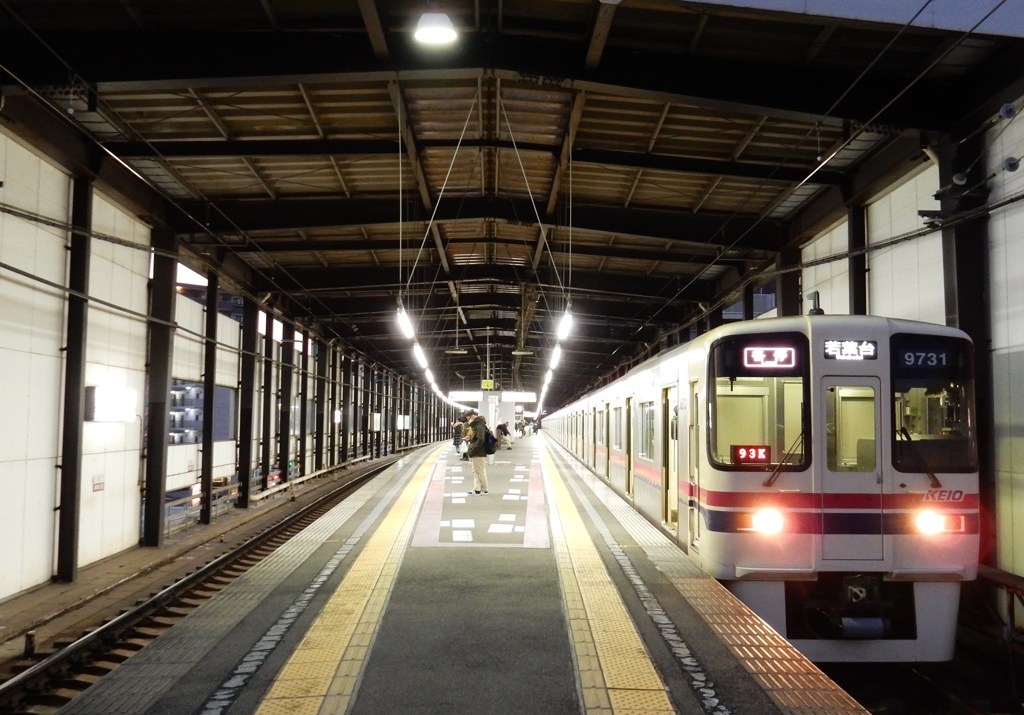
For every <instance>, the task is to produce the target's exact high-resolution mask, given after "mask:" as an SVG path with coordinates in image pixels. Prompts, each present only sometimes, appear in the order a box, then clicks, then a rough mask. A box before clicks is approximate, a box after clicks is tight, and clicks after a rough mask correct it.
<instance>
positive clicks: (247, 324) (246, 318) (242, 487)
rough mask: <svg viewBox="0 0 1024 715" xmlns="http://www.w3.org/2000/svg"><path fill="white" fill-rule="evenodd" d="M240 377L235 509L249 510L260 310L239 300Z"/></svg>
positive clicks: (250, 302)
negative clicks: (240, 305) (240, 330)
mask: <svg viewBox="0 0 1024 715" xmlns="http://www.w3.org/2000/svg"><path fill="white" fill-rule="evenodd" d="M242 306H243V307H242V355H241V359H240V360H239V369H240V371H241V374H240V375H239V379H238V462H237V471H238V499H237V500H236V501H235V506H237V507H238V508H240V509H247V508H248V507H249V499H250V497H251V493H250V492H251V490H252V479H251V478H252V462H253V459H252V457H253V455H252V452H253V449H252V448H253V436H254V432H255V424H254V423H253V420H254V419H255V414H254V411H255V404H256V357H257V351H258V350H259V317H260V307H259V305H257V304H256V302H255V301H253V300H249V299H248V298H244V299H243V304H242Z"/></svg>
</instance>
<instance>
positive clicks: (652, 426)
mask: <svg viewBox="0 0 1024 715" xmlns="http://www.w3.org/2000/svg"><path fill="white" fill-rule="evenodd" d="M657 413H658V406H657V404H656V403H655V402H654V401H653V400H651V401H648V402H641V403H640V404H639V405H637V439H636V445H637V453H636V456H637V457H638V458H639V459H644V460H647V461H648V462H653V461H654V459H655V457H656V456H657V452H656V443H655V434H656V432H657V422H656V415H657Z"/></svg>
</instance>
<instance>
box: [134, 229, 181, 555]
mask: <svg viewBox="0 0 1024 715" xmlns="http://www.w3.org/2000/svg"><path fill="white" fill-rule="evenodd" d="M152 243H153V247H154V248H156V249H157V251H156V252H155V253H154V254H153V280H152V282H151V288H150V299H149V312H150V317H151V318H152V319H153V320H152V321H150V323H149V374H148V378H147V380H148V382H147V388H146V393H147V403H146V477H145V480H146V483H145V489H144V492H143V498H142V545H143V546H160V545H161V544H163V539H164V497H165V495H166V492H167V441H168V439H167V435H168V434H169V432H170V424H169V423H170V405H169V404H168V400H169V397H170V393H171V364H172V363H171V361H172V358H173V356H174V313H175V307H176V305H177V295H178V292H177V290H176V288H177V282H178V278H177V275H178V259H177V258H176V256H177V254H178V239H177V237H176V236H175V235H174V234H173V233H172V232H170V231H154V232H153V235H152Z"/></svg>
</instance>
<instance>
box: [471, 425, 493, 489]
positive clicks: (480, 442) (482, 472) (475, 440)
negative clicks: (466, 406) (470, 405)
mask: <svg viewBox="0 0 1024 715" xmlns="http://www.w3.org/2000/svg"><path fill="white" fill-rule="evenodd" d="M466 414H467V415H468V417H469V429H470V430H472V437H471V438H470V440H469V452H468V454H469V461H470V462H472V464H473V489H472V490H471V491H469V492H468V493H469V494H486V493H487V433H488V432H490V430H489V429H487V420H485V419H484V416H483V415H481V414H477V411H476V410H470V411H469V412H468V413H466Z"/></svg>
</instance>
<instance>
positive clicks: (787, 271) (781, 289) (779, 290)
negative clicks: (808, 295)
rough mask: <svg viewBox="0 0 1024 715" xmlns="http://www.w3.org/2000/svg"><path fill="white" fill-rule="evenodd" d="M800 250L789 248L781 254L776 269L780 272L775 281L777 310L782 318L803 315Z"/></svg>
mask: <svg viewBox="0 0 1024 715" xmlns="http://www.w3.org/2000/svg"><path fill="white" fill-rule="evenodd" d="M799 265H800V250H799V249H796V248H787V249H785V250H783V251H780V252H779V256H778V258H777V259H776V262H775V267H776V270H778V271H779V273H778V277H777V278H776V279H775V309H776V313H777V314H778V315H779V316H780V317H781V316H784V315H800V314H801V313H803V312H804V311H803V306H802V305H801V304H800V301H801V297H802V296H801V288H800V270H799V269H798V268H797V266H799Z"/></svg>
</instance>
